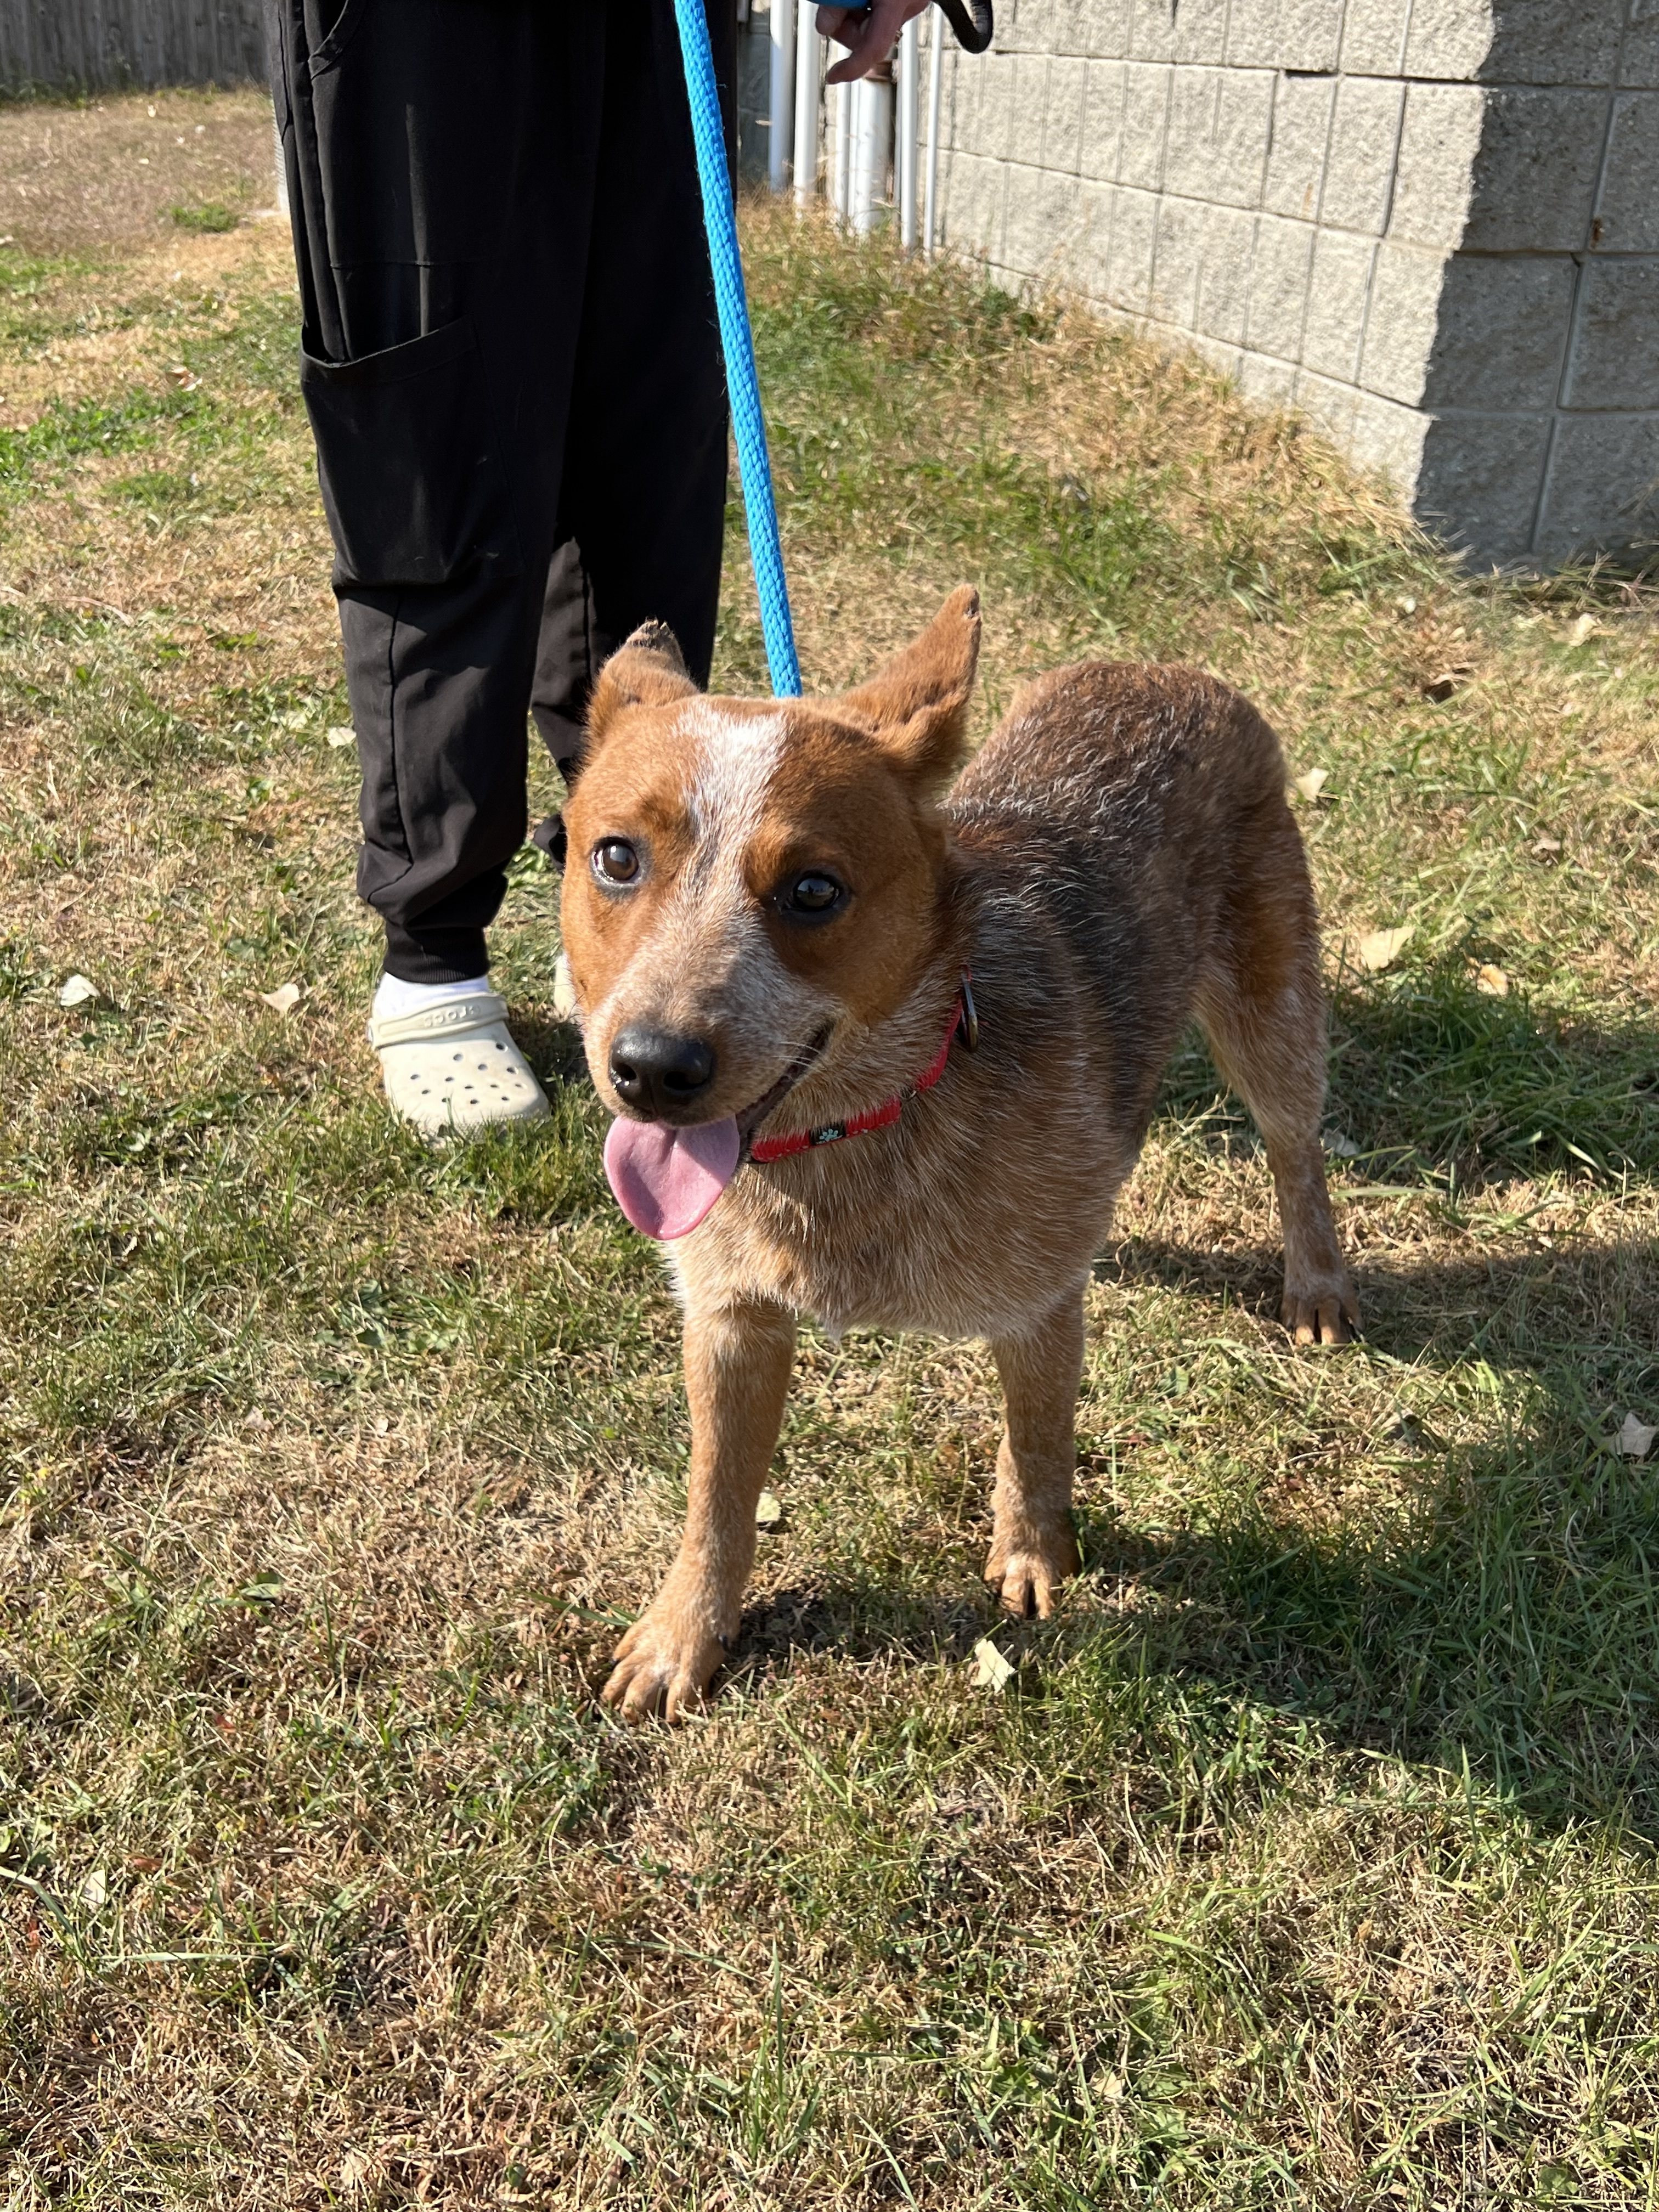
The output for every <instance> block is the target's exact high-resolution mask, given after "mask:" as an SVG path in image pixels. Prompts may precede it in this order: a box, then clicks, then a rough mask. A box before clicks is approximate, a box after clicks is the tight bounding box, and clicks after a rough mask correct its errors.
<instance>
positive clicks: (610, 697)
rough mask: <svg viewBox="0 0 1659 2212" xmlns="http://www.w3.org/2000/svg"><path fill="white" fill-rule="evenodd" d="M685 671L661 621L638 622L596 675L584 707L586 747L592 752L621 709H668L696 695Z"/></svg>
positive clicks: (674, 643) (682, 657)
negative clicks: (679, 700) (631, 633)
mask: <svg viewBox="0 0 1659 2212" xmlns="http://www.w3.org/2000/svg"><path fill="white" fill-rule="evenodd" d="M696 690H697V687H696V684H694V683H693V682H692V681H691V678H690V677H689V676H688V675H687V674H686V672H685V659H684V655H683V654H682V653H681V651H680V648H679V646H678V642H677V641H676V639H675V636H674V633H673V631H672V630H671V629H669V627H668V625H667V623H654V622H653V623H641V625H640V627H639V628H638V629H636V630H635V632H634V634H633V635H632V636H631V637H629V638H626V639H624V640H623V643H622V644H621V645H619V646H618V647H617V650H616V651H615V652H614V653H612V654H611V658H610V659H609V660H607V661H606V662H605V665H604V667H603V668H602V669H600V671H599V678H598V681H597V682H596V683H595V684H594V686H593V696H592V698H591V699H590V700H589V701H588V703H587V744H586V747H585V749H584V750H586V751H587V752H590V753H591V752H592V750H593V748H594V746H595V745H597V744H599V740H600V739H601V738H603V737H604V735H605V726H606V725H607V723H609V722H611V721H613V720H615V718H616V717H617V715H618V714H621V712H622V710H623V708H624V707H671V706H672V705H673V703H674V702H675V701H676V700H677V699H691V698H695V697H696Z"/></svg>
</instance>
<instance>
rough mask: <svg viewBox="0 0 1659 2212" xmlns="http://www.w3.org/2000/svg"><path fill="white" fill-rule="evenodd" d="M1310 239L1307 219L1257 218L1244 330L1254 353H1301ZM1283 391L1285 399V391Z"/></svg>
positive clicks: (1290, 358)
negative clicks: (1248, 304)
mask: <svg viewBox="0 0 1659 2212" xmlns="http://www.w3.org/2000/svg"><path fill="white" fill-rule="evenodd" d="M1313 244H1314V228H1313V225H1312V224H1311V223H1308V222H1284V221H1282V220H1281V219H1280V218H1279V216H1269V215H1264V216H1261V217H1260V218H1259V219H1258V221H1257V223H1256V231H1255V253H1254V254H1253V256H1252V258H1251V261H1250V313H1249V324H1248V325H1247V328H1246V333H1245V336H1246V342H1247V343H1248V344H1249V348H1250V349H1251V351H1252V352H1253V353H1260V354H1271V355H1272V356H1274V358H1275V359H1277V360H1279V361H1284V362H1294V361H1299V360H1300V359H1301V358H1302V331H1303V327H1304V325H1305V323H1306V321H1307V319H1308V283H1309V279H1310V276H1311V275H1312V272H1313ZM1285 397H1286V398H1288V397H1289V392H1288V390H1287V391H1286V392H1285Z"/></svg>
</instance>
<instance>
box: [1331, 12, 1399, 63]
mask: <svg viewBox="0 0 1659 2212" xmlns="http://www.w3.org/2000/svg"><path fill="white" fill-rule="evenodd" d="M1411 14H1412V0H1348V5H1347V8H1346V11H1345V13H1344V15H1343V18H1342V58H1341V66H1342V70H1343V73H1344V74H1345V75H1346V76H1400V75H1401V72H1402V70H1404V67H1405V58H1406V27H1407V24H1408V23H1409V22H1410V21H1411Z"/></svg>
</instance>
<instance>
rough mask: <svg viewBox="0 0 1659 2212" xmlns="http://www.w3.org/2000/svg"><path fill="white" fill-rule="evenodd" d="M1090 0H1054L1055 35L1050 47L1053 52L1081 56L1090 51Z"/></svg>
mask: <svg viewBox="0 0 1659 2212" xmlns="http://www.w3.org/2000/svg"><path fill="white" fill-rule="evenodd" d="M1090 13H1091V9H1090V6H1089V0H1054V37H1053V40H1052V43H1051V45H1050V47H1049V51H1050V52H1052V53H1056V54H1075V55H1077V56H1079V58H1080V57H1081V56H1083V55H1085V54H1086V53H1087V52H1089V15H1090Z"/></svg>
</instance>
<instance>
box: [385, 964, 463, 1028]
mask: <svg viewBox="0 0 1659 2212" xmlns="http://www.w3.org/2000/svg"><path fill="white" fill-rule="evenodd" d="M489 987H490V983H489V976H488V975H474V976H473V977H472V978H471V981H468V982H465V983H405V982H404V979H403V977H402V976H401V975H382V976H381V978H380V984H379V987H378V988H377V989H376V991H375V993H374V1006H373V1007H372V1008H371V1009H370V1012H372V1014H373V1016H374V1019H375V1020H376V1021H377V1022H395V1021H396V1020H397V1019H398V1016H399V1015H400V1014H419V1013H423V1012H425V1011H426V1009H427V1007H428V1006H440V1005H441V1004H442V1002H443V1001H444V1000H446V999H470V998H471V996H472V994H473V993H474V992H475V991H487V990H489Z"/></svg>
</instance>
